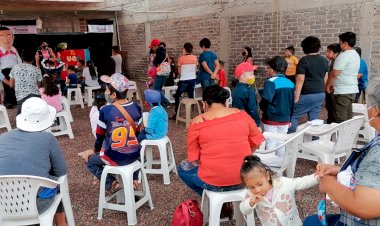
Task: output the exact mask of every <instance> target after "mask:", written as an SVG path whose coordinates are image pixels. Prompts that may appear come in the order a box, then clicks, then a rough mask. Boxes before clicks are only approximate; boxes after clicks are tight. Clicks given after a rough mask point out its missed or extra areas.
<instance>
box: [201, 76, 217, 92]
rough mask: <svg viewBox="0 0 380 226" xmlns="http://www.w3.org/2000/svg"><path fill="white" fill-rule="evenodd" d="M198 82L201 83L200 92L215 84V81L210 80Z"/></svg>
mask: <svg viewBox="0 0 380 226" xmlns="http://www.w3.org/2000/svg"><path fill="white" fill-rule="evenodd" d="M200 82H201V86H202V90H205V89H206V88H207V87H208V86H212V85H215V84H216V82H215V80H214V79H212V78H209V79H201V80H200Z"/></svg>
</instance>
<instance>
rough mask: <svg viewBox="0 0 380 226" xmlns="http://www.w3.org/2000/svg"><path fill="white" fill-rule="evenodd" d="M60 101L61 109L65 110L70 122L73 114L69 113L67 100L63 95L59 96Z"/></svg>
mask: <svg viewBox="0 0 380 226" xmlns="http://www.w3.org/2000/svg"><path fill="white" fill-rule="evenodd" d="M61 101H62V107H63V110H64V111H66V112H67V114H68V115H69V120H70V122H73V121H74V119H73V115H72V114H71V110H70V104H69V101H68V100H67V99H66V97H65V96H62V97H61Z"/></svg>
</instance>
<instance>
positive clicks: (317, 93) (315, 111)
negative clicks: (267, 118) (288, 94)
mask: <svg viewBox="0 0 380 226" xmlns="http://www.w3.org/2000/svg"><path fill="white" fill-rule="evenodd" d="M301 47H302V50H303V52H304V53H305V54H306V56H304V57H302V58H301V59H300V61H299V63H298V66H297V75H296V85H295V90H294V103H295V104H294V111H293V116H292V120H291V126H290V128H289V130H288V133H294V132H295V131H296V130H297V126H298V120H299V119H300V118H301V117H302V116H303V115H307V116H308V120H309V121H312V120H314V119H317V118H318V117H319V114H320V112H321V107H322V104H323V102H324V100H325V89H324V86H325V81H326V79H327V72H328V70H329V69H328V67H329V63H328V61H327V59H326V58H324V57H323V56H321V55H320V54H319V50H320V48H321V41H320V40H319V38H317V37H314V36H309V37H306V38H305V39H304V40H302V42H301Z"/></svg>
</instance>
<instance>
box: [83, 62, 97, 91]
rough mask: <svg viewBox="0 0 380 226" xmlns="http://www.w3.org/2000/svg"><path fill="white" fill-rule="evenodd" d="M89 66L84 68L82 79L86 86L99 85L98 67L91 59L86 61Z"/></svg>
mask: <svg viewBox="0 0 380 226" xmlns="http://www.w3.org/2000/svg"><path fill="white" fill-rule="evenodd" d="M86 65H87V67H85V68H84V69H83V73H82V79H83V81H84V82H83V84H85V85H86V86H98V85H99V82H98V72H97V71H96V67H95V66H94V63H93V62H92V61H91V60H88V61H87V62H86Z"/></svg>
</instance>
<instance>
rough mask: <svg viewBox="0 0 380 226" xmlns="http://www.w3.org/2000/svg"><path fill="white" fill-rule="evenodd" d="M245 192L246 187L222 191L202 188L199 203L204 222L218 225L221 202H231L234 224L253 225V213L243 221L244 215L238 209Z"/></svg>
mask: <svg viewBox="0 0 380 226" xmlns="http://www.w3.org/2000/svg"><path fill="white" fill-rule="evenodd" d="M246 194H247V189H239V190H235V191H224V192H214V191H209V190H206V189H204V190H203V194H202V204H201V210H202V213H203V219H204V222H205V223H206V221H208V225H209V226H219V225H220V213H221V210H222V206H223V203H227V202H232V203H233V205H234V218H235V219H236V225H239V226H244V225H247V226H255V220H254V216H253V214H251V215H252V216H248V220H247V221H245V219H244V216H243V214H242V213H241V212H240V209H239V205H240V202H241V201H243V200H244V197H245V195H246ZM245 223H246V224H245Z"/></svg>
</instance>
